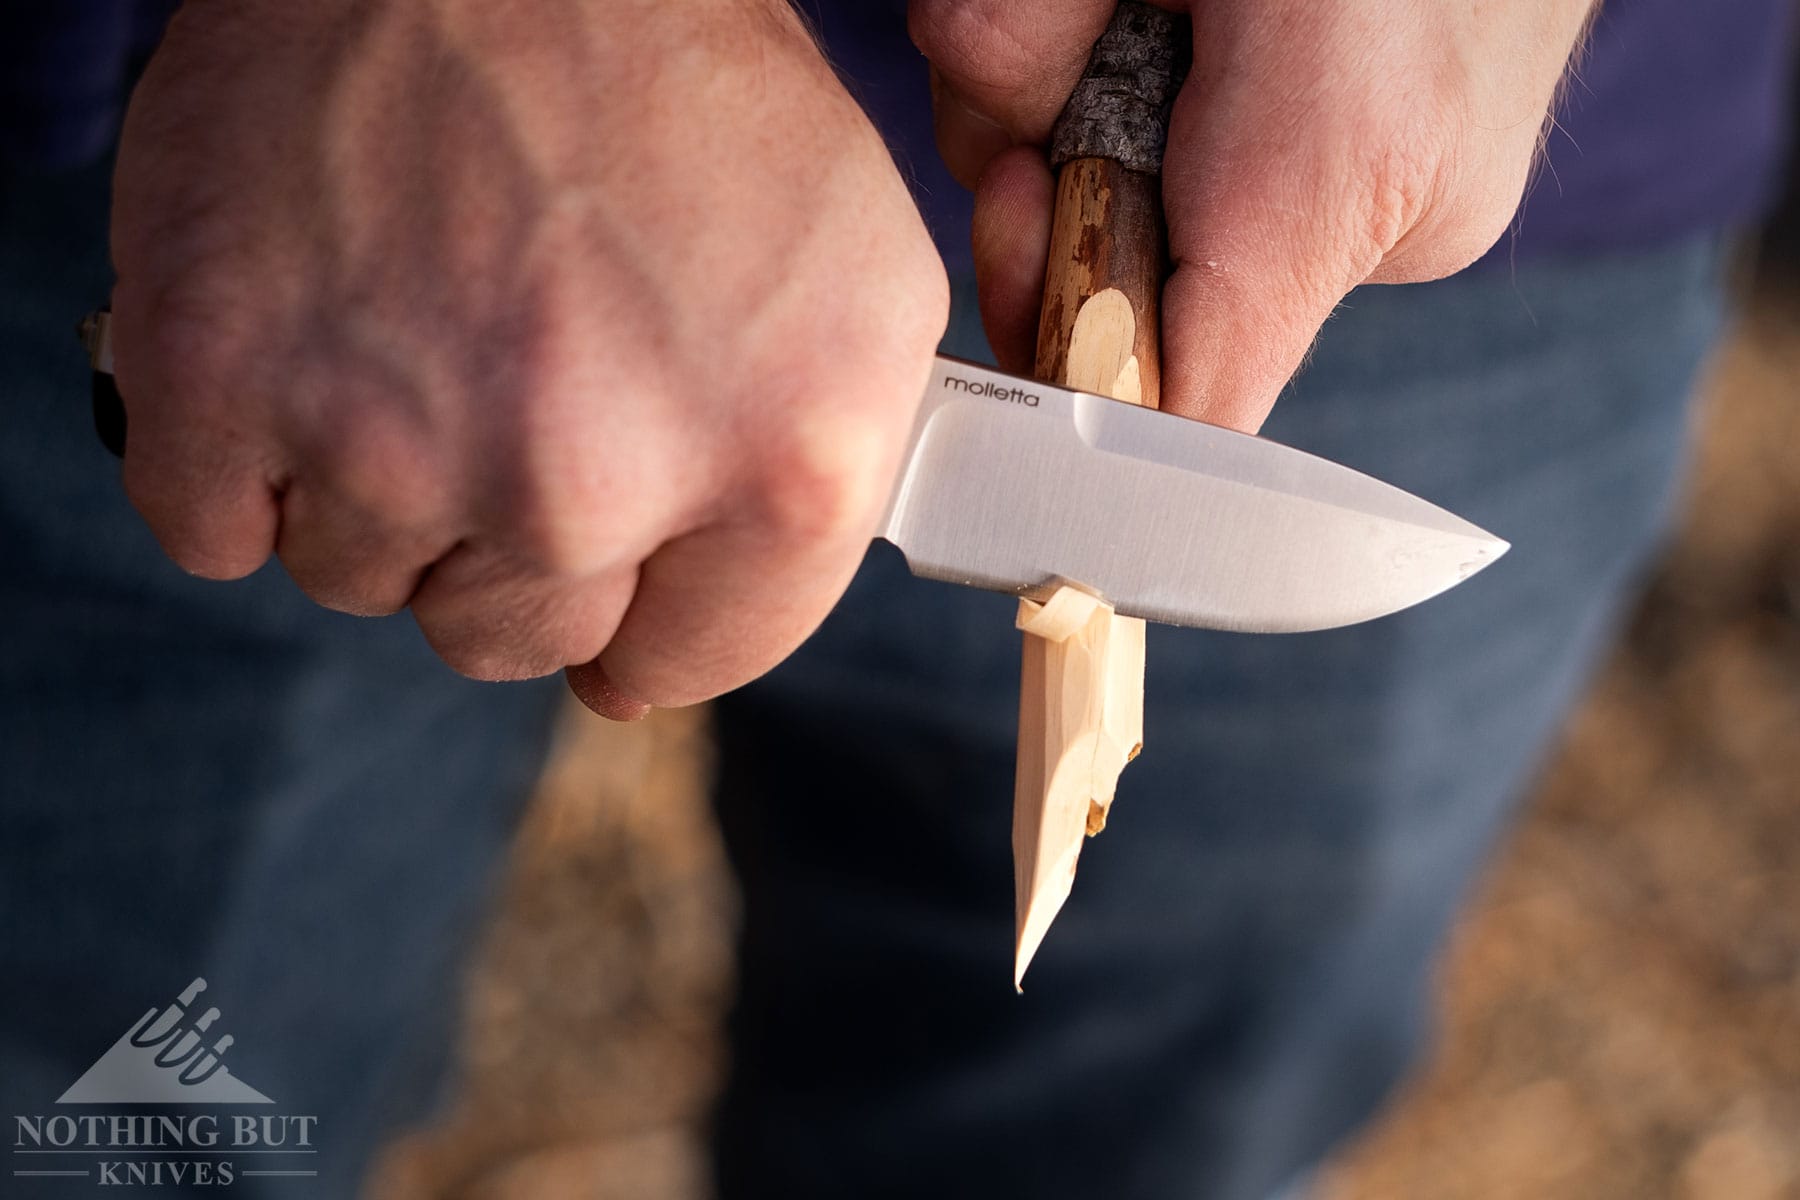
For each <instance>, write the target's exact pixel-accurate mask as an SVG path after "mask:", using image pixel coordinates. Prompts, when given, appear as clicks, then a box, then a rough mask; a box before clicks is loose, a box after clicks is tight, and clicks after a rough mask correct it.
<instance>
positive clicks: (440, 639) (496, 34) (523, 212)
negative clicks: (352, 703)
mask: <svg viewBox="0 0 1800 1200" xmlns="http://www.w3.org/2000/svg"><path fill="white" fill-rule="evenodd" d="M115 214H116V215H115V219H114V228H113V248H114V256H115V260H116V264H117V267H118V272H119V284H118V288H117V290H116V292H115V294H114V297H113V308H114V313H115V325H114V329H115V354H116V364H117V373H118V381H119V385H120V390H121V393H122V394H123V396H124V397H125V400H126V403H127V406H128V410H129V419H130V423H131V436H130V443H129V447H128V450H127V454H126V460H125V484H126V487H127V489H128V491H129V493H130V495H131V498H132V500H133V502H134V503H135V504H136V505H137V507H138V509H139V510H140V512H142V514H143V516H144V517H145V519H146V520H147V521H148V522H149V524H150V526H151V528H152V530H153V531H154V532H155V534H156V536H157V538H158V539H159V541H160V542H161V544H162V546H163V547H164V549H165V550H167V552H168V553H169V554H170V555H171V556H172V557H173V558H174V559H175V560H176V561H177V562H178V563H180V564H181V565H182V566H184V567H186V568H187V569H188V570H190V571H192V572H194V573H196V574H199V575H204V576H207V577H211V578H219V579H225V578H233V577H237V576H241V575H244V574H247V573H248V572H250V571H252V570H255V569H256V568H257V567H258V566H259V565H260V564H261V563H263V562H264V561H265V560H266V559H267V557H268V555H269V554H270V553H271V552H274V553H277V554H279V555H280V557H281V560H282V562H283V563H284V564H285V565H286V567H287V570H288V571H289V573H290V574H291V575H292V576H293V578H294V579H295V580H296V581H297V582H298V583H299V585H300V586H301V587H302V588H304V589H305V591H306V592H307V593H308V594H309V595H310V596H312V597H313V598H314V599H315V600H317V601H319V602H320V603H322V604H325V605H328V606H330V607H333V608H338V609H342V610H344V611H347V612H354V613H388V612H393V611H396V610H398V609H400V608H401V607H403V606H405V605H407V604H409V603H410V604H411V607H412V609H413V612H414V614H415V615H416V617H417V619H418V622H419V624H420V626H421V627H422V628H423V629H424V632H425V634H426V636H427V637H428V638H429V639H430V642H431V644H432V646H433V647H434V648H435V649H436V650H437V651H438V653H439V654H441V655H442V656H443V657H444V659H445V660H446V661H448V662H449V663H450V664H451V665H452V666H453V667H455V668H457V669H458V670H460V671H462V672H464V673H466V674H469V675H473V676H476V677H478V678H484V679H508V678H519V677H525V676H533V675H540V674H544V673H548V672H550V671H554V670H556V669H558V668H561V667H564V666H566V665H573V666H574V668H575V669H574V670H572V671H571V673H570V677H571V682H572V683H573V684H574V685H575V686H576V690H577V691H578V692H579V693H581V694H582V695H583V696H584V698H586V699H589V700H590V701H591V702H593V703H595V704H596V705H597V706H598V707H600V708H602V709H605V710H607V711H609V712H610V713H613V714H615V715H623V714H628V713H632V712H641V710H642V705H643V703H646V702H647V703H650V704H671V705H672V704H685V703H689V702H693V701H697V700H700V699H703V698H706V697H709V696H712V695H715V694H717V693H718V692H721V691H723V690H726V689H728V688H731V687H734V686H736V685H738V684H741V683H744V682H746V681H747V680H749V679H751V678H753V677H755V676H756V675H759V674H761V673H762V672H764V671H766V670H768V669H769V668H770V667H772V666H773V665H775V664H776V663H777V662H779V661H780V660H781V659H782V658H783V657H785V656H786V655H787V654H788V653H789V652H791V651H792V649H793V648H794V647H795V646H796V645H798V644H799V642H800V641H801V640H802V639H803V638H805V637H806V636H807V634H808V633H810V632H811V630H812V629H813V628H814V627H815V626H816V625H817V624H818V622H819V621H820V620H822V619H823V617H824V615H825V614H826V612H827V611H829V609H830V607H831V605H832V603H833V602H834V601H835V599H836V598H837V596H838V595H839V594H840V593H841V592H842V590H843V588H844V587H845V586H846V585H847V583H848V581H849V579H850V576H851V575H852V573H853V572H854V570H855V568H856V565H857V563H858V562H859V561H860V558H861V556H862V553H863V551H864V550H865V549H866V547H867V542H868V539H869V537H870V535H871V534H872V532H873V527H874V524H875V521H876V520H877V518H878V516H879V512H880V509H881V507H882V505H883V503H884V501H885V500H886V497H887V492H888V490H889V486H890V483H891V480H892V478H893V476H894V473H895V470H896V467H897V463H898V458H899V454H900V451H901V448H902V446H903V443H904V440H905V437H906V434H907V432H908V429H909V427H910V423H911V418H912V414H913V410H914V407H915V406H916V404H917V403H918V398H919V396H920V395H921V393H922V391H923V387H924V383H925V380H926V377H927V374H928V372H929V370H930V360H931V353H932V350H933V347H934V345H935V343H936V341H937V339H938V337H939V336H940V334H941V332H942V330H943V327H944V321H945V312H946V307H947V303H948V301H947V288H946V285H945V282H944V278H943V268H942V265H941V263H940V262H939V261H938V259H937V257H936V254H935V253H934V251H933V249H932V247H931V243H930V240H929V238H928V236H927V234H926V233H925V230H924V227H923V225H922V223H921V222H920V220H919V218H918V215H917V213H916V211H915V210H914V208H913V205H912V202H911V200H910V198H909V197H908V195H907V192H906V189H905V187H904V185H903V183H902V182H901V180H900V178H899V177H898V174H897V173H896V172H895V170H894V169H893V166H892V164H891V161H890V160H889V158H888V155H887V152H886V150H885V149H884V147H883V145H882V143H881V140H880V139H879V137H878V136H877V134H876V133H875V132H874V130H873V129H872V128H871V127H870V126H869V125H868V123H867V121H866V120H865V118H864V117H863V115H862V113H861V112H860V110H859V109H858V108H857V107H856V105H855V104H854V102H853V101H851V99H850V98H849V97H848V96H847V95H846V94H845V93H844V91H843V89H842V88H841V87H840V85H839V84H838V82H837V80H836V78H835V77H834V76H833V74H832V73H831V71H830V69H829V67H828V66H827V65H826V64H825V63H824V62H823V60H822V59H821V57H820V55H819V54H818V52H817V50H816V49H815V47H814V46H813V44H812V42H811V41H810V39H809V38H808V36H807V34H806V32H805V30H804V29H803V27H802V26H801V24H800V23H799V22H798V21H797V20H796V19H795V18H794V16H793V14H792V13H791V12H790V11H789V9H788V7H787V5H786V4H785V3H784V2H783V0H684V2H680V3H671V2H656V0H510V2H496V0H429V2H428V0H389V2H386V3H373V4H370V3H351V2H349V0H308V2H307V3H304V4H295V3H291V2H290V0H231V2H226V0H189V3H187V4H186V5H184V6H183V8H182V10H181V12H180V14H179V15H178V16H177V17H176V19H175V22H174V24H173V26H172V27H171V28H170V31H169V34H168V37H167V40H166V41H165V43H164V45H163V47H162V49H161V50H160V51H159V52H158V54H157V55H156V58H155V59H154V61H153V62H152V64H151V66H150V69H149V72H148V74H147V75H146V76H145V78H144V80H143V83H142V85H141V86H140V87H139V89H138V91H137V93H136V94H135V96H134V97H133V100H132V104H131V108H130V113H129V116H128V119H127V122H126V128H125V133H124V139H123V143H122V146H121V151H120V157H119V165H118V174H117V187H116V204H115ZM581 664H586V665H581Z"/></svg>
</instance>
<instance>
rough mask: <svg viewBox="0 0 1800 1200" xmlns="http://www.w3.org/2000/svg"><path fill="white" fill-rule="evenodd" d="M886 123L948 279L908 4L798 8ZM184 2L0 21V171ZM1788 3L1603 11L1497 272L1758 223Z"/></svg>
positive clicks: (871, 0)
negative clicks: (1529, 261)
mask: <svg viewBox="0 0 1800 1200" xmlns="http://www.w3.org/2000/svg"><path fill="white" fill-rule="evenodd" d="M796 3H798V5H799V6H800V7H801V8H802V9H804V10H805V11H807V12H808V14H809V15H810V16H811V17H812V18H813V19H814V20H815V22H816V24H817V27H818V29H819V31H820V33H821V34H822V36H823V38H824V40H825V43H826V46H827V48H828V50H829V52H830V54H831V55H832V58H833V60H834V61H835V62H836V63H837V64H838V67H839V69H840V71H841V72H842V73H843V75H844V76H845V77H846V82H848V83H849V84H850V86H851V88H852V89H853V90H854V91H855V92H856V94H857V95H858V97H859V98H860V99H861V100H862V102H863V104H864V106H865V107H866V108H867V109H868V110H869V111H870V113H871V114H872V115H873V116H874V118H875V120H876V122H877V123H878V124H879V125H880V126H881V127H882V129H883V131H884V133H885V134H886V136H887V138H888V142H889V144H890V146H892V147H893V150H894V155H895V158H896V159H897V161H898V162H899V163H900V165H901V169H902V170H903V171H904V172H906V174H907V178H908V179H909V180H911V182H912V184H913V188H914V191H915V193H916V194H917V196H918V198H919V203H920V207H921V208H922V209H923V210H924V212H925V214H926V219H927V221H928V222H929V223H930V225H931V228H932V232H933V234H934V235H935V236H936V237H937V239H938V244H939V246H940V247H941V248H942V249H943V251H944V254H945V257H946V258H947V259H948V260H949V262H950V264H951V266H952V267H964V266H966V265H967V264H968V261H969V248H968V241H969V236H968V228H969V207H970V206H969V196H968V193H966V192H964V191H963V190H962V188H961V187H960V186H958V185H957V184H956V182H955V181H954V180H952V179H951V178H950V176H949V174H948V173H947V172H946V171H945V170H944V168H943V166H942V164H941V163H940V162H939V161H938V157H937V153H936V151H935V149H934V147H933V142H932V133H931V102H930V96H929V92H928V89H927V84H926V67H925V61H924V59H923V58H922V57H921V56H920V55H919V53H918V51H917V50H915V49H914V48H913V46H912V44H911V43H910V42H909V41H908V40H907V36H906V26H905V7H906V6H905V2H904V0H796ZM173 8H174V0H25V2H22V3H12V4H7V5H5V6H3V7H0V161H5V162H13V163H19V162H31V163H36V164H39V165H51V166H56V165H69V164H74V163H79V162H83V161H91V160H92V159H93V158H94V157H95V156H97V155H98V154H100V153H101V152H103V151H104V150H105V148H106V146H107V144H108V142H109V141H110V139H111V137H112V133H113V130H114V129H115V128H116V127H117V122H118V116H119V109H120V104H121V99H122V98H121V89H122V87H123V81H124V79H125V78H126V76H127V72H128V71H129V69H130V65H131V63H132V61H133V59H134V58H136V57H138V56H141V55H142V54H143V53H144V52H145V51H146V50H147V49H148V47H149V46H150V45H151V44H153V42H154V39H155V37H156V35H157V32H158V31H159V30H160V29H161V26H162V24H163V22H164V21H165V20H166V19H167V16H168V14H169V12H170V11H172V9H173ZM1788 16H1789V3H1788V0H1707V2H1706V3H1704V4H1701V3H1697V2H1696V0H1607V3H1606V4H1605V6H1604V8H1603V9H1602V11H1601V15H1600V17H1599V19H1598V21H1597V22H1596V25H1595V28H1594V35H1593V44H1592V48H1591V51H1590V53H1589V54H1588V56H1587V57H1586V59H1585V60H1584V62H1583V64H1582V67H1581V69H1580V72H1579V81H1578V82H1575V83H1573V84H1572V85H1571V86H1570V87H1569V88H1568V89H1567V94H1566V98H1565V100H1564V102H1563V105H1562V107H1561V109H1560V110H1559V114H1558V119H1559V126H1560V127H1559V129H1558V130H1557V131H1556V132H1555V133H1553V134H1552V136H1551V138H1550V145H1549V163H1548V166H1547V167H1546V168H1545V169H1543V170H1541V171H1540V173H1539V175H1538V178H1537V182H1536V184H1535V186H1534V187H1533V188H1532V190H1531V192H1530V194H1529V195H1528V196H1527V198H1526V201H1525V203H1524V205H1523V206H1522V207H1521V210H1520V214H1519V218H1518V220H1517V221H1516V222H1515V223H1514V232H1513V233H1512V234H1511V235H1509V236H1508V237H1506V238H1503V239H1502V240H1501V242H1500V244H1499V245H1498V246H1496V247H1495V249H1494V251H1493V252H1492V253H1491V254H1490V255H1489V256H1488V260H1489V261H1494V260H1501V261H1503V260H1505V259H1507V258H1509V257H1514V256H1519V255H1527V254H1538V253H1546V252H1577V253H1579V252H1593V251H1606V250H1616V249H1627V248H1631V247H1635V246H1646V245H1651V244H1654V243H1656V242H1659V241H1666V240H1668V239H1670V238H1675V237H1680V236H1682V235H1684V234H1689V233H1695V232H1699V231H1701V230H1706V229H1717V228H1723V227H1727V226H1731V225H1736V224H1742V223H1744V222H1748V221H1751V220H1754V219H1755V218H1756V217H1757V216H1758V215H1760V214H1761V212H1762V211H1763V209H1764V208H1765V207H1766V205H1767V203H1768V200H1769V198H1770V195H1771V193H1772V191H1773V188H1774V186H1775V182H1776V177H1777V174H1778V169H1779V166H1780V162H1781V158H1782V155H1783V153H1784V149H1785V145H1786V139H1787V108H1788V106H1787V103H1786V99H1787V76H1788V69H1789V58H1790V53H1789V45H1790V40H1791V39H1790V30H1789V20H1788Z"/></svg>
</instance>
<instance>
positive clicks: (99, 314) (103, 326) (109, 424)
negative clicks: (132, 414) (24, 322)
mask: <svg viewBox="0 0 1800 1200" xmlns="http://www.w3.org/2000/svg"><path fill="white" fill-rule="evenodd" d="M75 334H76V336H77V337H79V338H80V339H81V344H82V345H83V346H84V347H86V348H87V352H88V362H89V364H90V365H91V366H92V367H93V382H92V384H91V387H90V391H91V395H92V398H93V405H94V432H95V433H96V434H98V435H99V438H100V444H101V445H102V446H105V447H106V448H107V449H108V450H110V451H111V452H112V454H113V456H114V457H115V458H124V457H125V400H124V398H123V397H121V396H120V395H119V384H118V381H117V380H115V379H114V378H113V373H112V310H111V309H107V308H102V309H98V310H96V311H94V312H91V313H89V314H88V315H87V316H85V317H83V318H82V319H81V323H80V324H79V325H77V326H76V327H75Z"/></svg>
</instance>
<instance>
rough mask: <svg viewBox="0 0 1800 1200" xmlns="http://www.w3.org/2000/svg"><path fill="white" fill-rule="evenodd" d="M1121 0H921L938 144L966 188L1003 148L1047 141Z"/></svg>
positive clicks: (921, 38)
mask: <svg viewBox="0 0 1800 1200" xmlns="http://www.w3.org/2000/svg"><path fill="white" fill-rule="evenodd" d="M1116 7H1117V3H1116V0H912V2H911V4H910V5H909V6H908V9H907V27H908V29H909V30H910V32H911V34H912V39H913V42H914V44H915V45H917V46H918V47H919V49H920V50H921V51H922V52H923V53H924V55H925V57H926V58H928V59H930V60H931V67H932V89H931V90H932V107H933V110H934V112H935V115H936V122H937V140H938V152H939V153H940V154H942V155H943V157H944V162H945V163H946V164H947V165H948V166H949V168H950V172H951V174H953V175H954V176H956V178H957V181H958V182H960V183H961V184H962V185H963V186H964V187H967V188H971V189H972V188H974V187H975V183H976V180H977V179H978V178H979V177H980V175H981V171H982V168H983V167H985V166H986V165H987V164H988V161H989V160H990V159H992V158H993V157H994V156H995V155H996V154H998V153H999V152H1000V151H1002V150H1005V149H1006V148H1007V147H1009V146H1013V145H1019V144H1038V143H1042V142H1044V141H1046V140H1047V139H1048V138H1049V136H1050V127H1051V126H1052V125H1054V124H1055V123H1056V118H1057V115H1058V114H1059V113H1061V112H1062V109H1063V105H1064V104H1066V103H1067V102H1068V99H1069V93H1070V92H1072V91H1074V90H1075V84H1076V82H1077V81H1079V80H1080V78H1081V72H1082V70H1083V69H1084V68H1085V67H1086V66H1087V61H1088V56H1089V54H1090V53H1092V51H1093V49H1094V43H1095V41H1097V40H1098V39H1099V37H1100V35H1101V34H1102V33H1103V32H1105V30H1106V24H1107V22H1108V21H1109V20H1110V19H1111V18H1112V14H1113V10H1114V8H1116Z"/></svg>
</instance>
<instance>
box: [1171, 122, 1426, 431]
mask: <svg viewBox="0 0 1800 1200" xmlns="http://www.w3.org/2000/svg"><path fill="white" fill-rule="evenodd" d="M1204 102H1205V101H1204V99H1203V97H1202V96H1201V95H1200V94H1199V93H1198V92H1197V91H1196V90H1195V89H1193V88H1192V87H1190V89H1189V90H1188V91H1186V92H1184V93H1183V94H1182V96H1181V97H1180V99H1179V100H1178V101H1177V102H1176V110H1175V117H1174V124H1173V128H1172V129H1171V133H1170V142H1171V144H1172V145H1175V144H1183V145H1184V152H1183V154H1182V155H1181V156H1179V157H1175V156H1171V158H1170V159H1169V160H1168V162H1167V163H1166V164H1165V167H1164V176H1163V195H1164V209H1165V213H1166V216H1167V218H1168V231H1169V250H1170V257H1171V259H1172V261H1173V264H1174V271H1173V273H1172V274H1171V275H1170V278H1169V281H1168V283H1167V285H1166V286H1165V288H1164V291H1163V331H1162V337H1163V360H1164V361H1163V394H1162V407H1163V408H1164V409H1165V410H1168V411H1171V412H1177V413H1180V414H1182V415H1183V416H1188V417H1196V418H1199V419H1202V420H1205V421H1209V422H1212V423H1214V424H1218V425H1225V426H1229V427H1231V428H1234V429H1239V430H1242V431H1244V432H1255V431H1256V430H1257V429H1258V428H1260V427H1261V425H1262V422H1263V420H1264V418H1266V417H1267V416H1268V413H1269V409H1270V408H1271V407H1273V405H1274V403H1275V400H1276V398H1277V397H1278V396H1279V395H1280V393H1281V389H1282V387H1283V386H1284V385H1285V384H1286V383H1287V381H1288V379H1289V378H1290V377H1291V376H1292V375H1293V374H1294V373H1295V371H1297V370H1298V369H1299V367H1300V366H1301V364H1302V362H1303V361H1304V360H1305V358H1306V355H1307V352H1308V351H1309V349H1310V348H1311V346H1312V343H1313V339H1314V338H1315V337H1316V336H1317V334H1318V331H1319V327H1320V326H1321V325H1323V324H1324V323H1325V321H1326V320H1327V319H1329V318H1330V316H1331V313H1332V311H1333V309H1334V308H1335V307H1336V306H1337V304H1338V302H1339V301H1340V300H1342V299H1343V297H1344V295H1345V293H1347V292H1349V291H1350V289H1351V288H1353V287H1355V286H1356V285H1357V284H1359V283H1361V282H1362V281H1363V280H1364V279H1366V278H1368V276H1369V274H1370V273H1371V272H1372V271H1374V270H1375V268H1376V266H1377V265H1378V264H1379V263H1380V262H1381V259H1382V257H1383V255H1384V254H1385V252H1386V251H1387V250H1388V249H1389V248H1390V247H1391V246H1392V245H1393V243H1394V241H1395V240H1396V239H1397V238H1398V237H1399V236H1400V233H1401V232H1402V231H1403V230H1404V228H1405V223H1406V218H1405V215H1404V214H1403V213H1401V212H1398V211H1395V212H1391V213H1390V212H1387V211H1385V205H1386V204H1387V202H1388V198H1390V197H1394V196H1398V195H1400V194H1401V190H1399V189H1393V188H1387V187H1384V186H1383V185H1382V184H1381V183H1380V182H1379V181H1376V180H1373V179H1370V178H1367V177H1366V176H1365V175H1364V174H1362V173H1361V172H1360V171H1359V169H1358V166H1357V164H1356V163H1354V162H1352V161H1349V160H1348V156H1344V155H1341V154H1339V153H1338V152H1337V150H1336V149H1335V146H1336V142H1335V141H1334V140H1333V139H1330V138H1327V139H1324V140H1323V141H1322V142H1321V143H1319V144H1318V147H1317V148H1316V149H1315V151H1314V152H1313V153H1311V154H1310V155H1309V154H1307V153H1304V152H1303V149H1304V148H1301V149H1297V150H1296V151H1295V152H1294V153H1293V154H1291V155H1287V156H1271V155H1269V154H1267V153H1266V151H1263V150H1261V149H1259V148H1258V147H1255V146H1250V147H1248V148H1246V147H1244V146H1242V145H1239V144H1238V142H1237V140H1236V139H1235V137H1234V135H1232V134H1231V133H1229V132H1228V131H1224V130H1220V129H1219V128H1218V127H1217V126H1216V125H1215V126H1214V127H1213V128H1212V129H1204V128H1202V129H1198V130H1195V131H1194V132H1189V130H1193V129H1194V127H1196V126H1199V125H1200V123H1201V122H1202V121H1204V120H1205V119H1206V115H1205V114H1203V113H1202V112H1201V111H1199V110H1200V109H1201V106H1202V105H1203V104H1204ZM1184 125H1185V126H1187V127H1188V128H1187V129H1184ZM1178 139H1185V140H1184V141H1178Z"/></svg>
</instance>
